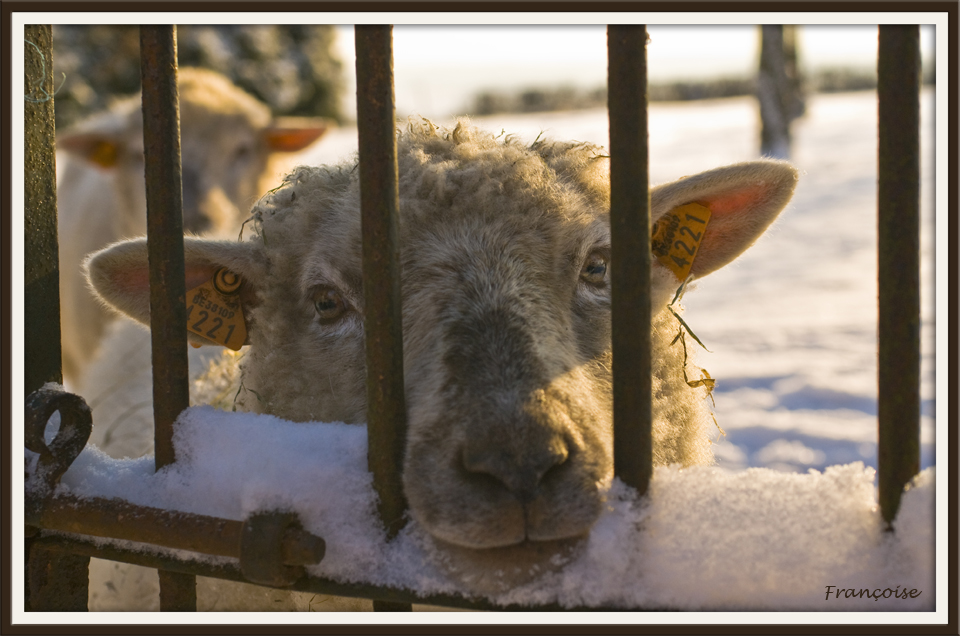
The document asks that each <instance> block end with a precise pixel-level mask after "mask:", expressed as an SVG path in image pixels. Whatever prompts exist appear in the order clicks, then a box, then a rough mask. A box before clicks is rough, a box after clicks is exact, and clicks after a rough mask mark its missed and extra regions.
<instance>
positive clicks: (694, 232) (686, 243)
mask: <svg viewBox="0 0 960 636" xmlns="http://www.w3.org/2000/svg"><path fill="white" fill-rule="evenodd" d="M708 221H710V208H708V207H706V206H703V205H700V204H699V203H688V204H686V205H681V206H680V207H678V208H674V209H672V210H670V211H669V212H667V213H666V214H664V215H663V216H662V217H660V218H659V219H658V220H657V222H656V223H655V224H654V226H653V239H652V240H651V245H650V249H651V251H652V252H653V255H654V256H656V257H657V259H658V260H659V261H660V263H662V264H663V266H664V267H666V268H667V269H669V270H670V271H672V272H673V273H674V274H676V275H677V278H678V279H679V280H681V281H685V280H687V277H688V276H689V275H690V268H691V267H693V260H694V258H696V256H697V250H699V249H700V243H701V241H703V235H704V231H705V230H706V229H707V222H708Z"/></svg>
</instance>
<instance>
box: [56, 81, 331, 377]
mask: <svg viewBox="0 0 960 636" xmlns="http://www.w3.org/2000/svg"><path fill="white" fill-rule="evenodd" d="M178 86H179V91H180V115H181V125H182V133H183V135H182V146H181V157H182V172H183V227H184V230H185V231H187V232H190V233H197V234H200V233H203V234H209V235H212V236H219V237H221V238H226V237H227V236H229V235H230V234H231V233H234V234H233V235H235V233H236V232H237V231H238V230H239V227H240V223H241V221H243V218H244V217H245V216H246V213H247V211H248V210H249V208H250V205H251V204H252V203H253V201H254V200H255V199H256V197H257V196H258V195H259V194H260V193H261V192H263V191H264V190H265V189H266V187H267V184H266V183H265V181H266V180H267V179H271V180H272V179H273V178H274V173H275V172H276V166H274V165H272V163H274V162H272V159H273V158H274V157H275V155H276V154H277V153H289V152H294V151H298V150H301V149H303V148H305V147H306V146H308V145H309V144H311V143H313V141H315V140H316V139H318V138H319V137H320V136H321V135H322V134H323V132H324V131H325V130H326V127H327V124H326V123H324V120H321V119H287V120H283V119H277V120H275V119H273V118H272V117H271V115H270V111H269V109H268V108H267V106H265V105H264V104H262V103H261V102H259V101H258V100H257V99H256V98H254V97H252V96H251V95H249V94H247V93H245V92H244V91H242V90H241V89H239V88H237V87H236V86H235V85H234V84H232V83H231V82H230V80H228V79H227V78H226V77H224V76H222V75H220V74H218V73H215V72H213V71H210V70H205V69H199V68H184V69H181V70H180V73H179V82H178ZM142 131H143V116H142V114H141V109H140V99H139V97H138V96H135V97H131V98H127V99H123V100H121V101H118V102H116V103H115V104H114V105H113V106H112V107H111V108H110V109H109V110H108V111H106V112H103V113H100V114H98V115H95V116H93V117H92V118H90V119H88V120H86V121H85V122H82V123H80V124H78V125H77V126H75V127H73V128H70V129H68V130H67V131H65V132H63V133H61V134H60V135H58V137H57V147H58V149H60V150H61V151H62V152H61V153H60V156H58V159H57V163H58V167H59V168H60V169H59V171H58V172H59V179H58V183H57V190H58V194H59V197H58V206H57V207H58V216H59V235H60V263H61V265H60V268H61V270H62V274H63V275H62V276H61V278H60V299H61V339H62V342H63V372H64V375H65V377H66V378H67V379H68V381H70V382H71V383H72V384H74V385H76V386H77V388H78V389H81V390H82V376H83V369H84V367H85V366H86V364H87V363H88V362H89V360H90V358H91V357H92V356H93V354H94V353H95V352H96V350H97V346H98V344H99V342H100V339H101V338H102V335H103V331H104V329H105V327H106V324H107V323H108V322H109V320H110V318H111V316H112V314H111V313H110V312H107V311H105V310H104V309H103V308H102V307H101V306H100V305H99V304H98V303H97V302H96V299H95V298H94V297H93V296H92V295H91V294H90V292H89V290H88V289H87V288H86V285H85V280H84V277H83V272H82V271H81V269H80V264H81V261H82V260H83V257H85V256H86V255H87V254H89V253H90V252H93V251H96V250H98V249H100V248H102V247H105V246H107V245H109V244H110V243H113V242H114V241H117V240H119V239H121V238H127V237H133V236H139V235H142V234H144V232H146V200H145V197H144V171H143V132H142ZM270 185H272V184H270Z"/></svg>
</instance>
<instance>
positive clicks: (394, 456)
mask: <svg viewBox="0 0 960 636" xmlns="http://www.w3.org/2000/svg"><path fill="white" fill-rule="evenodd" d="M356 50H357V131H358V137H359V151H360V213H361V226H362V232H363V292H364V293H363V295H364V305H365V310H364V321H363V324H364V337H365V340H366V364H367V434H368V437H369V440H368V451H367V459H368V464H369V466H370V471H371V472H372V473H373V483H374V488H375V489H376V491H377V495H378V496H379V511H380V518H381V520H382V521H383V524H384V526H385V527H386V528H387V532H388V534H389V535H390V536H394V535H395V534H396V533H397V532H398V531H399V530H400V528H401V527H403V517H404V512H405V511H406V501H405V498H404V496H403V484H402V483H401V481H400V473H401V470H402V467H403V453H404V444H405V441H406V402H405V399H404V387H403V330H402V328H401V315H400V246H399V229H398V220H397V216H398V210H399V207H400V203H399V193H398V190H397V180H398V175H397V141H396V120H395V114H394V95H393V27H392V26H390V25H358V26H357V27H356Z"/></svg>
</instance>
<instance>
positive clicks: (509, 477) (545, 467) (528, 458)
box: [462, 437, 570, 503]
mask: <svg viewBox="0 0 960 636" xmlns="http://www.w3.org/2000/svg"><path fill="white" fill-rule="evenodd" d="M500 442H501V443H496V442H494V443H486V444H482V445H480V444H471V445H467V446H466V447H465V448H464V449H463V454H462V460H463V467H464V468H465V469H466V470H467V472H468V473H470V474H472V475H474V476H479V475H484V476H487V477H492V478H493V479H495V480H496V481H497V482H498V483H499V485H500V486H501V487H505V488H506V489H507V490H508V491H509V492H510V493H512V494H513V495H514V496H515V497H516V498H517V499H518V500H519V501H520V502H521V503H527V502H529V501H533V499H535V498H536V496H537V492H538V490H539V489H540V486H541V484H542V483H543V482H544V477H545V476H547V478H548V479H549V476H548V473H549V471H550V470H551V469H552V468H554V467H558V466H561V465H562V464H564V463H565V462H566V461H567V459H568V458H569V456H570V451H569V449H568V447H567V444H566V442H565V441H564V440H563V439H562V438H560V437H555V438H553V439H551V440H549V442H547V443H546V444H544V443H541V444H536V445H514V446H513V448H509V447H508V448H504V447H503V446H502V445H501V444H502V442H503V440H501V441H500Z"/></svg>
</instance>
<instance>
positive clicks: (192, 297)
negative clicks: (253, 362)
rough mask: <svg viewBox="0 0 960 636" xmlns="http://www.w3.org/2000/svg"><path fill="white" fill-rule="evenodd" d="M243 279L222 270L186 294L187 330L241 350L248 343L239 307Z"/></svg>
mask: <svg viewBox="0 0 960 636" xmlns="http://www.w3.org/2000/svg"><path fill="white" fill-rule="evenodd" d="M242 283H243V280H242V279H241V278H240V277H239V276H237V275H236V274H234V273H233V272H231V271H229V270H227V269H226V268H222V267H221V268H220V269H218V270H217V272H216V274H214V275H213V278H211V279H210V280H208V281H206V282H205V283H203V284H201V285H198V286H197V287H194V288H193V289H191V290H190V291H188V292H187V329H188V330H190V331H191V332H193V333H195V334H197V335H198V336H203V337H204V338H207V339H209V340H213V341H214V342H216V343H217V344H221V345H223V346H224V347H227V348H229V349H233V350H234V351H239V350H240V347H242V346H243V343H244V342H246V340H247V325H246V323H245V322H244V320H243V308H242V307H241V306H240V294H239V292H240V285H241V284H242Z"/></svg>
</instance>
